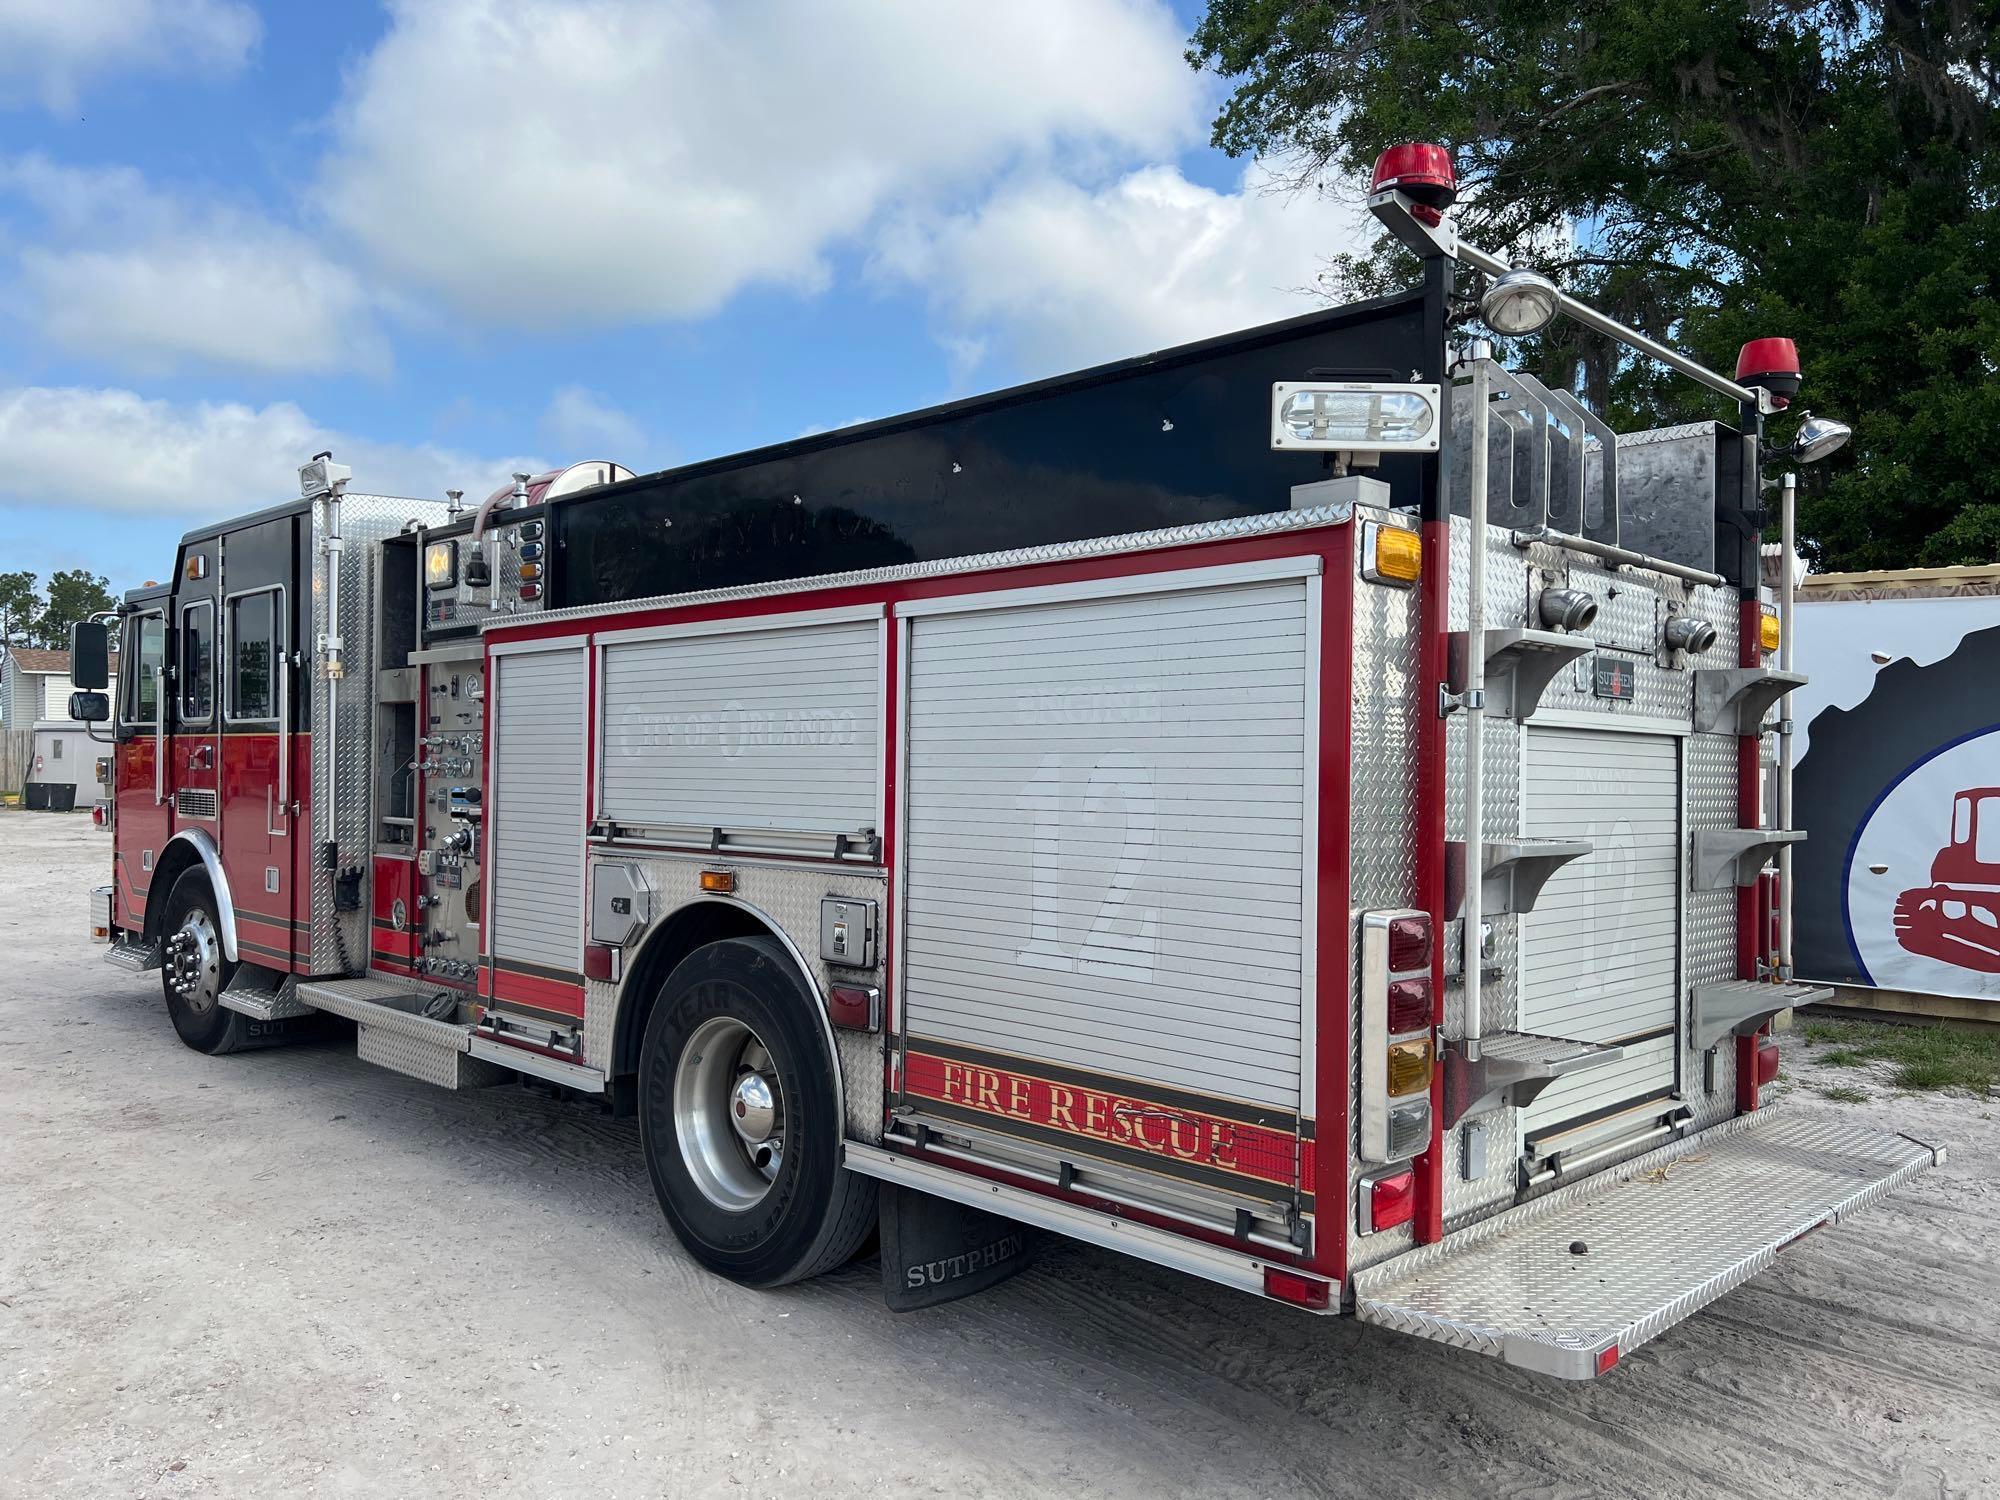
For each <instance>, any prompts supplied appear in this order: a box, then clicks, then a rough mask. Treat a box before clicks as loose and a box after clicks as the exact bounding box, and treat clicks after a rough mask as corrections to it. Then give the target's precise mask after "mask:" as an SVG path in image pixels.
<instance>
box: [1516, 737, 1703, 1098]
mask: <svg viewBox="0 0 2000 1500" xmlns="http://www.w3.org/2000/svg"><path fill="white" fill-rule="evenodd" d="M1526 755H1527V765H1526V767H1525V774H1524V776H1523V779H1522V786H1523V799H1524V806H1523V808H1522V823H1523V826H1524V827H1525V829H1526V831H1527V832H1528V833H1529V834H1531V835H1533V836H1535V837H1537V838H1570V839H1588V840H1590V842H1591V844H1592V846H1593V847H1592V850H1591V853H1590V854H1589V855H1588V856H1587V857H1585V858H1583V859H1578V860H1573V861H1571V862H1570V863H1569V864H1567V865H1564V866H1563V867H1562V868H1561V869H1560V870H1559V871H1557V873H1556V874H1555V876H1554V877H1553V878H1552V879H1551V880H1550V881H1549V883H1548V884H1547V885H1546V886H1544V887H1543V888H1542V892H1541V895H1540V897H1539V898H1538V899H1537V901H1536V902H1535V909H1534V910H1533V911H1531V912H1529V913H1527V914H1526V915H1525V916H1523V917H1522V918H1521V929H1520V931H1521V969H1520V985H1521V1027H1522V1029H1523V1030H1524V1031H1531V1032H1540V1033H1542V1034H1544V1035H1548V1036H1560V1037H1570V1038H1573V1039H1575V1040H1577V1041H1585V1042H1616V1043H1619V1044H1621V1045H1622V1046H1623V1047H1624V1048H1625V1055H1624V1057H1623V1058H1621V1059H1620V1060H1619V1061H1617V1062H1615V1063H1609V1064H1606V1065H1605V1066H1603V1067H1599V1068H1594V1069H1590V1070H1588V1071H1586V1072H1583V1073H1579V1074H1577V1075H1576V1076H1575V1077H1574V1078H1573V1079H1571V1080H1568V1081H1559V1082H1557V1083H1555V1084H1552V1085H1551V1086H1550V1087H1549V1088H1548V1089H1546V1090H1544V1091H1543V1093H1542V1094H1541V1096H1540V1097H1539V1098H1538V1099H1536V1100H1535V1102H1534V1104H1533V1105H1531V1106H1530V1107H1529V1108H1528V1109H1527V1110H1526V1111H1525V1112H1524V1118H1523V1121H1522V1123H1523V1126H1524V1128H1526V1129H1527V1130H1529V1131H1533V1130H1536V1129H1538V1128H1543V1127H1547V1126H1550V1125H1554V1124H1557V1123H1560V1122H1564V1121H1568V1120H1573V1119H1577V1118H1580V1117H1583V1116H1587V1115H1591V1114H1594V1113H1598V1112H1600V1111H1604V1110H1608V1109H1611V1108H1614V1107H1615V1106H1617V1105H1618V1104H1621V1103H1624V1102H1626V1101H1629V1100H1635V1099H1640V1098H1645V1097H1648V1096H1651V1095H1657V1094H1662V1093H1665V1092H1667V1091H1668V1090H1670V1089H1672V1087H1673V1086H1674V1081H1675V1067H1676V1056H1677V1054H1676V1045H1675V1038H1676V1022H1677V1016H1678V1006H1679V997H1680V909H1681V898H1680V891H1681V867H1680V846H1681V838H1680V803H1681V797H1680V781H1681V771H1680V742H1679V741H1678V740H1677V739H1675V738H1674V737H1672V736H1670V735H1654V734H1637V733H1627V732H1624V731H1610V730H1594V729H1573V728H1555V727H1544V726H1538V725H1530V726H1529V728H1528V734H1527V742H1526Z"/></svg>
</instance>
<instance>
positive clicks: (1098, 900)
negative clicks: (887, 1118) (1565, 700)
mask: <svg viewBox="0 0 2000 1500" xmlns="http://www.w3.org/2000/svg"><path fill="white" fill-rule="evenodd" d="M1307 618H1308V611H1307V586H1306V584H1305V582H1304V581H1303V580H1297V581H1285V582H1281V583H1264V584H1255V585H1247V584H1246V585H1241V586H1235V587H1228V588H1214V589H1207V590H1202V591H1198V592H1186V593H1172V594H1157V595H1142V596H1139V597H1133V598H1111V599H1098V600H1089V601H1083V602H1076V603H1065V604H1051V605H1041V606H1036V607H1033V608H1015V609H1004V610H995V611H991V612H984V613H976V614H963V615H953V614H945V615H939V616H927V617H924V618H920V619H917V620H915V621H913V622H912V629H911V645H910V658H909V699H908V710H907V712H908V720H907V722H908V739H907V746H908V770H907V780H906V783H905V787H906V799H907V810H906V817H907V832H906V839H907V843H906V853H905V859H906V871H907V874H906V906H905V926H904V940H905V944H906V946H905V990H906V1014H907V1025H908V1029H909V1031H910V1033H911V1035H912V1036H915V1037H927V1038H933V1039H938V1040H943V1041H952V1042H958V1043H961V1044H964V1045H968V1046H975V1047H984V1048H990V1049H993V1050H995V1051H1000V1052H1006V1053H1012V1054H1016V1055H1022V1056H1028V1057H1034V1058H1040V1059H1043V1060H1047V1061H1051V1062H1056V1063H1061V1064H1066V1065H1068V1066H1071V1067H1076V1068H1083V1069H1087V1070H1090V1071H1093V1072H1098V1073H1108V1074H1116V1075H1120V1076H1123V1077H1127V1078H1135V1079H1139V1080H1144V1081H1152V1082H1158V1083H1164V1084H1169V1085H1173V1086H1176V1087H1180V1088H1186V1089H1193V1090H1198V1091H1200V1092H1203V1093H1208V1094H1216V1095H1222V1096H1225V1097H1228V1098H1233V1099H1239V1100H1247V1101H1252V1102H1255V1103H1259V1104H1268V1105H1274V1106H1278V1107H1281V1108H1283V1109H1287V1110H1296V1109H1298V1107H1299V1103H1300V1057H1301V1034H1300V1007H1301V995H1302V974H1303V967H1302V964H1303V959H1302V954H1303V945H1302V941H1301V921H1302V901H1303V898H1304V890H1305V881H1304V849H1305V839H1304V820H1305V806H1306V804H1305V796H1306V785H1307V776H1308V771H1309V768H1308V764H1307V762H1308V757H1309V754H1310V750H1309V738H1308V732H1307V730H1308V726H1307V722H1306V719H1307V712H1308V709H1307V705H1308V703H1309V701H1310V690H1309V684H1308V681H1307V674H1308V650H1307V640H1306V622H1307Z"/></svg>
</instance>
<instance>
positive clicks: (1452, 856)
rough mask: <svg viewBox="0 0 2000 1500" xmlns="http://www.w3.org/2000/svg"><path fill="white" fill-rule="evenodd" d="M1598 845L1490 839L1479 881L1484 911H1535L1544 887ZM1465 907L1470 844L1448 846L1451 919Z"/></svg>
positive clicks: (1446, 870)
mask: <svg viewBox="0 0 2000 1500" xmlns="http://www.w3.org/2000/svg"><path fill="white" fill-rule="evenodd" d="M1595 847H1596V846H1595V845H1594V844H1592V843H1591V841H1590V840H1589V839H1487V840H1485V841H1484V842H1482V843H1481V844H1480V846H1479V849H1480V857H1479V863H1480V865H1481V866H1482V867H1483V868H1484V871H1485V874H1484V877H1483V878H1482V879H1481V880H1480V882H1479V910H1480V912H1481V914H1482V915H1483V916H1486V917H1501V916H1506V915H1507V914H1508V913H1510V912H1511V913H1513V914H1515V915H1517V916H1518V915H1520V914H1522V913H1524V912H1531V911H1533V910H1534V909H1535V900H1536V898H1537V897H1539V896H1540V895H1541V894H1542V887H1543V886H1545V885H1547V884H1548V883H1549V878H1550V877H1551V876H1553V875H1554V874H1555V873H1556V871H1558V870H1560V869H1561V868H1562V867H1563V866H1564V865H1566V864H1568V863H1569V862H1570V861H1571V860H1573V859H1582V858H1583V857H1584V856H1585V855H1587V854H1589V853H1590V852H1591V850H1592V849H1593V848H1595ZM1464 909H1465V841H1464V840H1463V839H1452V840H1451V841H1450V842H1449V843H1447V844H1446V845H1445V846H1444V914H1445V918H1446V919H1447V920H1449V919H1451V918H1453V917H1456V916H1457V915H1458V914H1459V913H1460V912H1462V911H1463V910H1464Z"/></svg>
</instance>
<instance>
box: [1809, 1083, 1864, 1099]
mask: <svg viewBox="0 0 2000 1500" xmlns="http://www.w3.org/2000/svg"><path fill="white" fill-rule="evenodd" d="M1819 1095H1820V1097H1821V1098H1822V1099H1831V1100H1832V1101H1833V1102H1834V1103H1835V1104H1866V1103H1867V1102H1868V1095H1867V1094H1866V1093H1864V1092H1863V1091H1862V1090H1860V1089H1858V1088H1855V1087H1854V1086H1853V1085H1852V1084H1846V1083H1836V1084H1835V1085H1833V1087H1832V1088H1825V1089H1821V1090H1820V1091H1819Z"/></svg>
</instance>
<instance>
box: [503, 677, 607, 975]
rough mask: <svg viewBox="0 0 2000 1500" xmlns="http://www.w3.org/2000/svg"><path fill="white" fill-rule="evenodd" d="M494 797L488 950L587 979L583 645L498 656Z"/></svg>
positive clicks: (586, 685) (517, 961) (507, 959)
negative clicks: (584, 928) (584, 976)
mask: <svg viewBox="0 0 2000 1500" xmlns="http://www.w3.org/2000/svg"><path fill="white" fill-rule="evenodd" d="M492 676H493V680H492V682H491V684H490V691H491V695H492V706H491V710H492V716H493V723H492V766H491V773H490V774H491V786H490V789H489V793H488V798H487V816H488V817H489V819H490V820H491V826H490V828H489V830H488V838H489V841H490V849H491V859H492V868H491V870H489V871H488V872H487V878H488V879H489V880H491V881H492V882H493V892H492V923H493V931H492V933H491V934H490V935H489V938H488V944H487V951H488V952H490V953H491V954H492V955H493V957H494V959H495V960H496V961H497V962H498V963H499V965H500V966H501V967H502V968H505V967H507V966H508V965H509V964H529V965H534V966H536V968H538V969H548V970H555V971H558V972H559V973H561V974H563V975H565V976H568V977H571V978H574V979H575V980H576V981H577V982H578V983H581V980H582V973H581V970H582V965H583V847H584V767H585V764H586V762H587V755H586V753H585V746H584V713H585V704H586V694H587V692H588V688H589V675H588V671H587V669H586V666H585V662H584V653H583V648H582V647H573V648H565V649H561V650H550V651H532V652H525V653H522V654H518V655H505V656H496V657H495V658H494V662H493V674H492Z"/></svg>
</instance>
